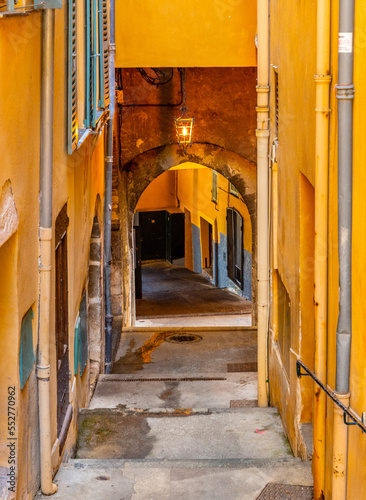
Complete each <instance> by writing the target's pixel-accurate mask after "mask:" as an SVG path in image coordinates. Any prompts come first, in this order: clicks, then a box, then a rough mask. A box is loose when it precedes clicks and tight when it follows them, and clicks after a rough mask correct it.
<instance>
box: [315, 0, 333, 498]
mask: <svg viewBox="0 0 366 500" xmlns="http://www.w3.org/2000/svg"><path fill="white" fill-rule="evenodd" d="M316 72H317V74H316V75H315V89H316V109H315V117H316V118H315V120H316V122H315V138H316V139H315V247H314V284H315V287H314V304H315V311H314V315H315V357H314V368H315V374H316V375H317V377H318V378H319V379H320V380H321V381H322V382H323V383H324V384H325V383H326V377H327V312H328V301H327V296H328V291H327V282H328V278H327V276H328V258H327V257H328V168H329V113H330V109H329V106H330V103H329V87H330V82H331V79H332V78H331V75H330V0H318V4H317V51H316ZM314 391H315V392H314V415H313V422H314V425H313V448H314V452H313V475H314V499H315V500H320V499H322V498H324V484H325V420H326V403H327V401H326V394H325V393H324V392H323V391H322V390H321V389H320V387H318V386H316V387H315V388H314Z"/></svg>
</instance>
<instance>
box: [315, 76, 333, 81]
mask: <svg viewBox="0 0 366 500" xmlns="http://www.w3.org/2000/svg"><path fill="white" fill-rule="evenodd" d="M314 80H315V83H330V82H331V81H332V75H314Z"/></svg>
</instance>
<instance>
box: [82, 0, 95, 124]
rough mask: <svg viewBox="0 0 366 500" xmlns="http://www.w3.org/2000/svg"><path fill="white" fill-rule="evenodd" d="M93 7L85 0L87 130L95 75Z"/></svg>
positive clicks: (90, 116)
mask: <svg viewBox="0 0 366 500" xmlns="http://www.w3.org/2000/svg"><path fill="white" fill-rule="evenodd" d="M91 14H92V6H91V0H85V120H84V126H85V128H89V127H90V126H91V119H92V102H93V75H92V51H93V46H92V43H93V40H92V29H91V18H92V15H91Z"/></svg>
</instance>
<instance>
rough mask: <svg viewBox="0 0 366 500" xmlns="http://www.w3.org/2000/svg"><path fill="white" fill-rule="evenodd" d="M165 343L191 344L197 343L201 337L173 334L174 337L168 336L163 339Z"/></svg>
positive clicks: (190, 334) (191, 334)
mask: <svg viewBox="0 0 366 500" xmlns="http://www.w3.org/2000/svg"><path fill="white" fill-rule="evenodd" d="M164 340H165V341H166V342H174V343H176V344H191V343H192V342H199V341H200V340H202V337H200V336H199V335H195V334H193V333H189V334H184V333H175V334H174V335H168V337H165V339H164Z"/></svg>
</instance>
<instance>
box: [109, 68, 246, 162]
mask: <svg viewBox="0 0 366 500" xmlns="http://www.w3.org/2000/svg"><path fill="white" fill-rule="evenodd" d="M121 80H122V85H123V94H121V93H117V94H118V102H119V103H120V106H119V111H120V114H121V129H120V145H121V158H120V164H121V165H125V164H126V163H128V162H129V161H131V160H132V159H133V158H134V157H135V156H136V155H138V154H140V153H143V152H144V151H147V150H149V149H153V148H156V147H159V146H162V145H165V144H172V143H175V142H176V135H175V124H174V118H176V117H179V116H180V111H179V107H180V105H181V104H180V102H181V79H180V74H179V72H178V70H177V69H174V77H173V79H172V80H171V82H170V83H168V84H166V85H161V86H159V87H158V88H156V87H154V86H152V85H149V84H148V83H147V82H145V80H144V79H143V78H142V77H141V75H140V73H139V72H138V71H137V70H136V69H124V70H121ZM255 86H256V68H255V67H250V68H186V84H185V88H186V93H187V106H188V108H189V116H194V118H195V124H194V132H193V141H194V142H207V143H210V144H215V145H217V146H220V147H222V148H224V149H228V150H229V151H234V152H236V153H238V154H239V155H241V156H243V157H244V158H246V159H247V160H249V161H252V162H255V161H256V138H255V127H256V112H255V103H256V90H255ZM141 104H148V105H149V106H139V105H141ZM160 104H179V105H176V106H174V107H171V106H157V105H160Z"/></svg>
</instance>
